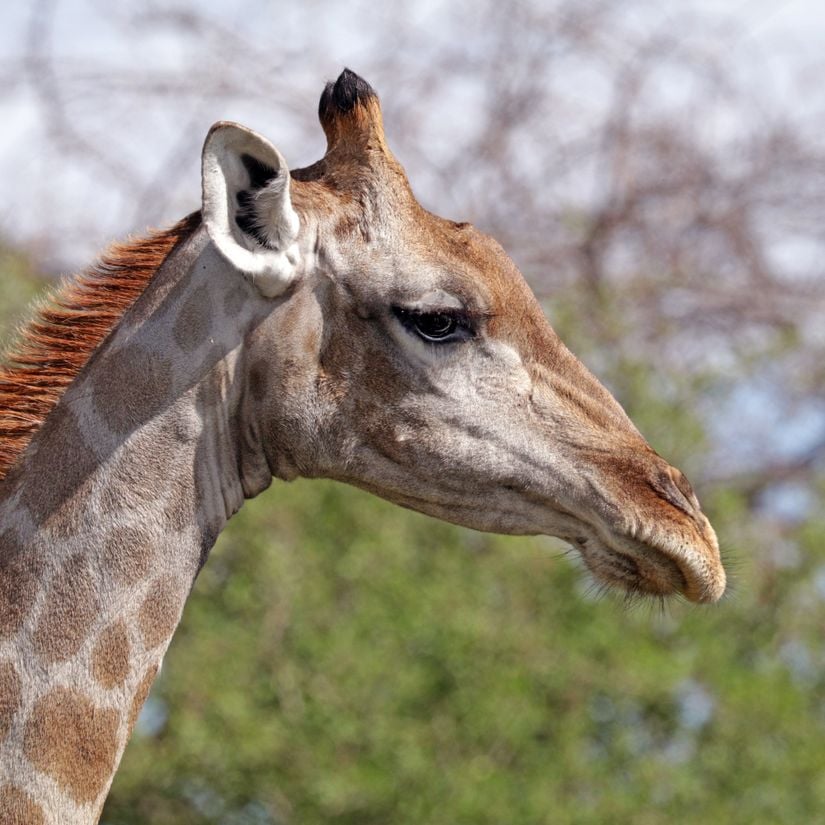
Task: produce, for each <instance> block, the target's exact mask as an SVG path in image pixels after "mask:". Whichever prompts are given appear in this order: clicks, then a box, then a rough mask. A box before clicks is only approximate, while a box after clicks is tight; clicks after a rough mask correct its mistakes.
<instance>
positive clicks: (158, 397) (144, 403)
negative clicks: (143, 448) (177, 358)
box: [93, 346, 172, 434]
mask: <svg viewBox="0 0 825 825" xmlns="http://www.w3.org/2000/svg"><path fill="white" fill-rule="evenodd" d="M100 367H101V368H100V370H99V373H98V374H99V377H98V378H97V380H96V382H95V385H94V388H93V394H94V402H95V406H96V408H97V412H98V414H99V415H100V417H101V419H102V420H103V422H104V424H106V425H107V426H108V427H109V428H110V429H111V430H112V432H115V433H119V434H125V433H130V432H133V431H134V430H136V429H137V428H138V427H139V426H140V425H141V424H145V423H146V422H147V421H149V420H150V419H151V418H154V416H155V415H157V414H158V413H159V412H160V411H161V410H162V409H163V408H164V406H165V404H166V403H167V402H168V401H170V400H171V399H170V398H169V393H170V390H171V387H172V366H171V364H170V363H169V361H168V360H167V359H166V358H163V357H161V356H159V355H157V354H156V353H153V352H147V351H145V350H142V349H140V348H139V347H130V346H126V347H123V348H121V349H119V350H117V351H116V352H112V353H109V354H107V355H106V356H105V360H104V362H103V364H101V365H100Z"/></svg>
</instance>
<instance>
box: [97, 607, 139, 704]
mask: <svg viewBox="0 0 825 825" xmlns="http://www.w3.org/2000/svg"><path fill="white" fill-rule="evenodd" d="M129 653H130V646H129V636H128V634H127V632H126V625H125V624H124V623H123V622H122V621H117V622H115V623H114V624H112V625H110V626H109V627H107V628H106V629H105V630H104V631H103V632H102V633H101V634H100V638H99V639H98V640H97V643H96V644H95V646H94V650H93V651H92V676H94V677H95V679H96V680H97V681H98V682H99V683H100V684H101V685H103V687H105V688H108V689H111V688H113V687H117V686H118V685H122V684H123V682H124V680H125V679H126V677H127V676H128V675H129Z"/></svg>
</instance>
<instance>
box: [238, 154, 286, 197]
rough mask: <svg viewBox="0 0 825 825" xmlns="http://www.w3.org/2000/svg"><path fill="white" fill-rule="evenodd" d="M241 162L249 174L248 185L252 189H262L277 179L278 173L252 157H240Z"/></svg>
mask: <svg viewBox="0 0 825 825" xmlns="http://www.w3.org/2000/svg"><path fill="white" fill-rule="evenodd" d="M241 162H242V163H243V165H244V168H245V169H246V171H247V172H248V173H249V185H250V186H251V187H252V188H253V189H263V188H264V186H266V185H267V184H268V183H269V182H270V181H272V180H274V179H275V178H277V177H278V171H277V170H276V169H273V168H272V167H271V166H267V165H266V164H265V163H263V162H262V161H260V160H258V158H255V157H253V156H252V155H246V154H244V155H241Z"/></svg>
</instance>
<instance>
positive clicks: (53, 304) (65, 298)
mask: <svg viewBox="0 0 825 825" xmlns="http://www.w3.org/2000/svg"><path fill="white" fill-rule="evenodd" d="M200 222H201V214H200V212H193V213H192V214H191V215H189V216H188V217H186V218H184V219H183V220H181V221H179V222H178V223H176V224H175V225H174V226H172V227H170V228H169V229H164V230H161V231H157V232H152V233H151V234H149V235H148V236H147V237H145V238H139V239H138V240H134V241H132V240H130V241H128V242H126V243H121V244H115V245H113V246H112V247H110V248H109V249H108V250H107V251H106V252H105V253H104V254H103V256H102V257H101V259H100V260H99V261H98V262H97V263H96V264H95V265H94V266H92V267H90V268H89V269H88V270H86V271H85V272H83V273H81V274H79V275H76V276H74V277H73V278H70V279H68V280H66V281H65V282H64V283H63V284H61V285H60V286H59V287H57V288H56V289H55V290H54V291H53V292H52V294H51V295H49V296H47V297H46V299H45V300H44V301H43V302H42V303H41V304H40V306H39V307H38V308H37V309H36V311H35V313H34V317H33V318H32V319H31V320H30V321H29V322H28V323H27V324H26V325H25V326H24V327H23V328H22V330H21V331H20V334H19V336H18V339H17V341H16V343H15V345H14V346H13V347H12V348H11V349H10V350H9V351H8V352H7V353H6V356H5V358H4V361H5V363H4V364H2V365H0V479H2V478H3V477H4V476H5V475H6V473H7V472H8V471H9V469H11V467H12V466H13V465H14V463H15V462H16V461H17V459H18V458H19V457H20V455H21V453H22V452H23V451H24V450H25V449H26V446H27V445H28V443H29V441H31V438H32V436H33V435H34V434H35V432H36V431H37V430H38V428H39V427H40V425H41V424H42V423H43V421H44V420H45V419H46V416H47V415H48V414H49V413H50V412H51V411H52V409H53V408H54V406H55V404H57V402H58V401H59V400H60V397H61V396H62V395H63V392H64V391H65V389H66V387H68V386H69V384H71V382H72V381H73V380H74V379H75V377H76V376H77V374H78V372H80V370H81V369H82V367H83V365H84V364H85V363H86V362H87V361H88V360H89V357H90V356H91V354H92V353H93V352H94V351H95V349H97V347H98V346H99V345H100V344H101V342H102V341H103V339H104V338H105V337H106V336H107V335H108V334H109V333H110V332H111V331H112V329H113V328H114V326H115V324H116V323H117V322H118V321H119V320H120V318H121V317H122V316H123V313H124V312H125V311H126V310H127V309H128V308H129V307H130V306H131V305H132V304H133V303H134V301H135V300H136V299H137V297H138V296H139V295H140V294H141V293H142V292H143V290H144V289H145V288H146V285H147V284H148V283H149V281H150V280H151V279H152V276H153V275H154V274H155V272H156V271H157V270H158V268H159V267H160V265H161V264H162V263H163V261H164V260H165V259H166V258H167V257H168V256H169V254H170V253H171V252H172V250H173V249H174V248H175V247H176V246H177V245H178V244H179V243H181V242H182V241H184V240H186V238H188V237H189V236H190V235H191V234H192V233H193V232H194V231H195V230H196V229H197V228H198V226H199V225H200Z"/></svg>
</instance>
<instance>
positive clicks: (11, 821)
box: [0, 785, 46, 825]
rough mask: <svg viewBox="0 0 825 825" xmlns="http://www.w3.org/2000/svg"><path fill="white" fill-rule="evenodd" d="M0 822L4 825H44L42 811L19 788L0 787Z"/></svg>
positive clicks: (10, 786) (44, 816)
mask: <svg viewBox="0 0 825 825" xmlns="http://www.w3.org/2000/svg"><path fill="white" fill-rule="evenodd" d="M0 822H3V823H4V825H45V822H46V815H45V814H44V813H43V809H42V808H41V807H40V806H39V805H38V804H37V803H36V802H35V801H34V800H33V799H32V798H31V797H30V796H29V795H28V794H27V793H26V792H25V791H21V790H20V788H15V787H14V785H3V786H2V787H0Z"/></svg>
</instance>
